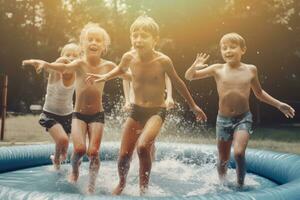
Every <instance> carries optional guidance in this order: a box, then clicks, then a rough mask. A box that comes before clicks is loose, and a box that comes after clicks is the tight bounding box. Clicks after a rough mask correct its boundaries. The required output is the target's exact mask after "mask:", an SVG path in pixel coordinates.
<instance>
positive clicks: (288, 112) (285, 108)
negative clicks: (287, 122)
mask: <svg viewBox="0 0 300 200" xmlns="http://www.w3.org/2000/svg"><path fill="white" fill-rule="evenodd" d="M278 109H279V110H280V111H281V112H282V113H283V114H284V115H285V116H286V117H287V118H293V117H294V116H295V110H294V109H293V108H292V107H291V106H290V105H288V104H286V103H281V104H280V105H279V107H278Z"/></svg>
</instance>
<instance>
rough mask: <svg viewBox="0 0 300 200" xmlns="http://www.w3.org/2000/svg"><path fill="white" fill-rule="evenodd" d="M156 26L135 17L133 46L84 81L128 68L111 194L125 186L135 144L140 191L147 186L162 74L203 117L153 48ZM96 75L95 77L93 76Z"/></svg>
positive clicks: (161, 103) (161, 112)
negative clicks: (128, 91) (126, 104)
mask: <svg viewBox="0 0 300 200" xmlns="http://www.w3.org/2000/svg"><path fill="white" fill-rule="evenodd" d="M158 32H159V27H158V25H157V23H156V22H155V21H154V20H153V19H152V18H150V17H147V16H140V17H138V18H137V19H136V20H135V21H134V22H133V24H132V25H131V27H130V39H131V43H132V47H133V49H132V50H130V51H129V52H126V53H125V54H124V55H123V57H122V59H121V62H120V64H119V66H118V67H117V68H115V69H113V70H112V71H111V72H109V73H108V74H104V75H93V74H90V76H89V77H88V78H87V81H91V80H94V81H96V82H97V81H100V82H101V81H105V80H107V79H111V78H114V77H116V76H118V75H120V74H123V73H125V72H126V71H127V70H128V68H130V71H131V72H132V87H133V91H134V102H133V105H132V107H131V112H130V115H129V117H128V118H127V120H126V122H125V127H124V130H123V135H122V141H121V148H120V153H119V159H118V172H119V178H120V179H119V184H118V186H117V187H116V188H115V189H114V190H113V194H115V195H119V194H120V193H121V192H122V190H123V189H124V187H125V184H126V176H127V174H128V170H129V166H130V160H131V156H132V153H133V150H134V148H135V146H136V147H137V151H138V156H139V163H140V171H139V177H140V180H139V184H140V193H141V194H144V193H145V192H146V189H147V188H148V183H149V177H150V171H151V164H152V161H151V155H150V148H151V146H152V144H153V143H154V141H155V138H156V137H157V135H158V133H159V131H160V129H161V126H162V124H163V122H164V119H165V114H166V108H165V107H166V105H165V100H164V99H165V97H164V91H165V87H166V86H165V74H167V75H168V76H169V77H170V79H171V81H172V84H173V85H174V86H175V87H176V88H177V89H178V90H179V92H180V93H181V94H182V96H183V97H184V98H185V99H186V100H187V102H188V104H189V106H190V108H191V109H192V110H193V111H194V112H195V115H196V116H197V119H199V120H206V116H205V114H204V112H203V111H202V110H201V109H200V108H199V107H198V106H197V105H196V103H195V102H194V100H193V99H192V97H191V95H190V93H189V92H188V90H187V88H186V86H185V84H184V83H183V81H182V80H181V79H180V78H179V77H178V75H177V73H176V72H175V69H174V67H173V64H172V61H171V60H170V59H169V57H167V56H166V55H164V54H162V53H160V52H158V51H155V49H154V48H155V45H156V42H157V40H158ZM95 79H96V80H95Z"/></svg>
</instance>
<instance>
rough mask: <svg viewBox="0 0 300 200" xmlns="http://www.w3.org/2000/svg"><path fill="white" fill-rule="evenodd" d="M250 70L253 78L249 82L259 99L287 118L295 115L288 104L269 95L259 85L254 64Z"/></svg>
mask: <svg viewBox="0 0 300 200" xmlns="http://www.w3.org/2000/svg"><path fill="white" fill-rule="evenodd" d="M251 67H252V68H251V70H252V72H253V75H254V78H253V80H252V82H251V88H252V90H253V92H254V94H255V96H256V98H258V99H259V100H260V101H263V102H265V103H267V104H269V105H271V106H274V107H275V108H277V109H279V110H280V111H281V112H282V113H283V114H284V115H285V116H286V117H287V118H293V117H294V116H295V110H294V109H293V108H292V107H291V106H290V105H288V104H286V103H283V102H281V101H279V100H277V99H275V98H274V97H272V96H271V95H269V94H268V93H267V92H266V91H264V90H263V89H262V88H261V85H260V83H259V80H258V75H257V68H256V67H255V66H251Z"/></svg>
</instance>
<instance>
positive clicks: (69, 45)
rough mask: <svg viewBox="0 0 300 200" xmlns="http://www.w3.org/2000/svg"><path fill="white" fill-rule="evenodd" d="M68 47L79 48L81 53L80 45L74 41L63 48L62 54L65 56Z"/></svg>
mask: <svg viewBox="0 0 300 200" xmlns="http://www.w3.org/2000/svg"><path fill="white" fill-rule="evenodd" d="M68 48H74V49H76V50H78V53H80V47H79V45H78V44H76V43H73V42H72V43H68V44H66V45H65V46H64V47H63V48H62V49H61V52H60V56H63V55H64V54H65V52H66V50H67V49H68Z"/></svg>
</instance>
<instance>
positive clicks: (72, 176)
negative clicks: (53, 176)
mask: <svg viewBox="0 0 300 200" xmlns="http://www.w3.org/2000/svg"><path fill="white" fill-rule="evenodd" d="M78 176H79V173H78V172H71V173H70V175H69V178H68V182H69V183H71V184H75V183H76V182H77V179H78Z"/></svg>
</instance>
